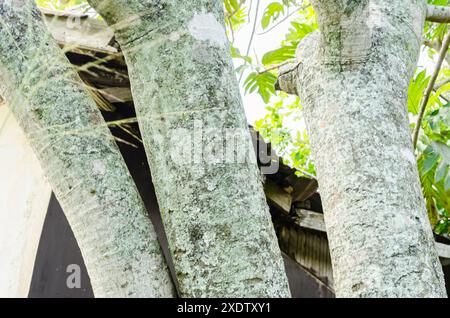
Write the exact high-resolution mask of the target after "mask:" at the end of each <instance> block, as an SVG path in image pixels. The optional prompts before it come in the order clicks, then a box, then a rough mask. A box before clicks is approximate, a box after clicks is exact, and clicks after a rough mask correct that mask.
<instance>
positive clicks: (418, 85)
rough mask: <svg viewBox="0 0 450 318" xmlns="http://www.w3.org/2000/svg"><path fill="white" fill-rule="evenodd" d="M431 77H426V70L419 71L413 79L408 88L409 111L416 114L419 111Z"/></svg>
mask: <svg viewBox="0 0 450 318" xmlns="http://www.w3.org/2000/svg"><path fill="white" fill-rule="evenodd" d="M429 80H430V78H429V77H426V71H425V70H423V71H422V72H420V73H418V74H417V76H416V77H415V78H414V79H413V80H412V81H411V84H410V85H409V88H408V111H409V112H410V113H412V114H414V115H417V114H418V112H419V105H420V101H421V100H422V97H423V92H424V90H425V89H426V87H427V85H428V82H429Z"/></svg>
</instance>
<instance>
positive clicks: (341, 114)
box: [279, 0, 446, 297]
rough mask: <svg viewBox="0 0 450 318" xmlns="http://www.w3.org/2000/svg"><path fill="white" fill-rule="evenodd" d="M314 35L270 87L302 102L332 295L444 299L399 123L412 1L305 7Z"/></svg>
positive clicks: (413, 29)
mask: <svg viewBox="0 0 450 318" xmlns="http://www.w3.org/2000/svg"><path fill="white" fill-rule="evenodd" d="M312 2H313V6H314V8H315V10H316V13H317V14H318V19H319V26H320V29H321V33H320V34H318V33H315V34H313V35H311V36H309V37H307V38H305V39H304V41H302V43H301V44H300V46H299V48H298V52H297V57H298V63H297V64H295V65H292V66H290V67H287V68H285V69H284V70H282V71H281V73H280V78H279V86H280V87H281V88H282V89H284V90H286V91H288V92H291V93H298V94H299V95H300V96H301V98H302V104H303V106H304V115H305V119H306V125H307V129H308V132H309V135H310V138H311V146H312V149H313V154H314V158H315V164H316V167H317V173H318V179H319V186H320V193H321V197H322V201H323V204H324V209H325V222H326V226H327V233H328V238H329V240H330V249H331V256H332V261H333V271H334V278H335V289H336V294H337V296H339V297H445V296H446V292H445V287H444V281H443V274H442V268H441V265H440V263H439V259H438V256H437V253H436V250H435V247H434V241H433V234H432V231H431V226H430V224H429V221H428V218H427V214H426V210H425V205H424V202H423V196H422V192H421V187H420V182H419V178H418V171H417V164H416V159H415V155H414V151H413V147H412V142H411V132H410V129H409V126H408V118H407V110H406V100H407V89H408V84H409V81H410V78H411V76H412V74H413V71H414V69H415V67H416V64H417V60H418V56H419V49H420V44H421V34H422V30H423V24H424V21H425V14H426V4H425V1H422V0H407V1H405V0H396V1H392V0H389V1H387V0H373V1H368V0H359V1H349V0H346V1H337V0H336V1H325V0H315V1H312Z"/></svg>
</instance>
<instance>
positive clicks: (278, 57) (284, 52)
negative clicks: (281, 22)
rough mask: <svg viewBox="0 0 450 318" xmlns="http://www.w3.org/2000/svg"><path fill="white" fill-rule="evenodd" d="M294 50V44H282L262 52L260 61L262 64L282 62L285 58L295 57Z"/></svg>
mask: <svg viewBox="0 0 450 318" xmlns="http://www.w3.org/2000/svg"><path fill="white" fill-rule="evenodd" d="M295 50H296V46H294V45H288V46H282V47H280V48H279V49H276V50H273V51H269V52H267V53H266V54H264V56H263V58H262V61H261V62H262V64H264V65H274V64H279V63H282V62H284V61H286V60H289V59H293V58H295Z"/></svg>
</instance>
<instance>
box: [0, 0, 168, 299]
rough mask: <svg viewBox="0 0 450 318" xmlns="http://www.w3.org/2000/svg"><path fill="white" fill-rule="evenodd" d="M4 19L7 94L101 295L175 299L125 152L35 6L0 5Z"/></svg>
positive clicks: (0, 60) (15, 1)
mask: <svg viewBox="0 0 450 318" xmlns="http://www.w3.org/2000/svg"><path fill="white" fill-rule="evenodd" d="M0 14H1V18H2V23H1V25H0V68H1V72H0V74H1V75H0V76H1V84H0V90H1V92H0V93H1V95H2V96H3V97H4V98H5V99H6V101H7V103H8V105H9V107H10V108H11V110H12V112H13V114H14V115H15V117H16V118H17V119H18V122H19V124H20V125H21V127H22V128H23V130H24V131H25V133H26V135H27V138H28V140H29V141H30V144H31V146H32V147H33V149H34V151H35V153H36V154H37V157H38V159H39V161H40V164H41V166H42V168H43V170H44V173H45V175H46V177H47V179H48V181H49V183H50V184H51V186H52V189H53V191H54V192H55V194H56V196H57V198H58V200H59V202H60V204H61V206H62V207H63V209H64V211H65V213H66V216H67V218H68V220H69V223H70V225H71V227H72V229H73V232H74V234H75V237H76V239H77V241H78V244H79V246H80V249H81V252H82V254H83V258H84V261H85V263H86V267H87V269H88V272H89V276H90V279H91V283H92V287H93V290H94V293H95V295H96V296H97V297H144V296H148V297H160V296H161V297H170V296H173V295H174V292H173V287H172V282H171V280H170V276H169V273H168V270H167V268H166V265H165V262H164V259H163V256H162V252H161V250H160V247H159V244H158V242H157V238H156V234H155V232H154V229H153V226H152V224H151V223H150V220H149V218H148V215H147V212H146V210H145V208H144V205H143V202H142V200H141V198H140V196H139V194H138V192H137V189H136V187H135V185H134V183H133V180H132V178H131V176H130V174H129V172H128V170H127V167H126V165H125V163H124V161H123V158H122V157H121V155H120V152H119V150H118V147H117V145H116V144H115V142H114V140H113V138H112V135H111V133H110V132H109V130H108V127H107V126H106V124H105V122H104V120H103V118H102V116H101V114H100V112H99V110H98V109H97V107H96V105H95V103H94V102H93V100H92V99H91V98H90V97H89V95H88V93H87V92H86V90H85V89H84V87H83V84H82V82H81V80H80V79H79V77H78V75H77V74H76V73H75V72H74V71H73V70H72V69H71V66H70V65H69V63H68V61H67V60H66V58H65V56H64V54H63V52H62V51H61V50H60V48H59V47H58V46H57V44H56V43H55V42H54V41H53V39H52V38H51V36H50V35H49V33H48V32H47V30H46V27H45V25H44V23H43V22H42V19H41V15H40V12H39V11H38V10H37V8H36V7H35V5H34V1H32V0H12V1H0Z"/></svg>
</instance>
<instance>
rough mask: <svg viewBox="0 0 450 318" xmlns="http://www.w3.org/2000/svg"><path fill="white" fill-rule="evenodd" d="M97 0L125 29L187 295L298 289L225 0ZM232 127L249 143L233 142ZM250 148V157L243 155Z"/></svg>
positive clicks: (123, 39)
mask: <svg viewBox="0 0 450 318" xmlns="http://www.w3.org/2000/svg"><path fill="white" fill-rule="evenodd" d="M89 2H90V3H91V4H92V5H93V6H94V7H95V8H96V9H97V11H98V12H99V13H100V14H101V15H102V16H103V17H104V18H105V20H106V21H107V23H108V24H110V26H112V27H113V28H114V29H115V33H116V39H117V40H118V42H119V43H120V45H121V48H122V50H123V52H124V55H125V58H126V61H127V65H128V67H129V74H130V81H131V87H132V93H133V96H134V100H135V106H136V110H137V114H138V121H139V125H140V128H141V132H142V135H143V140H144V145H145V148H146V151H147V156H148V160H149V163H150V167H151V171H152V176H153V183H154V185H155V188H156V193H157V197H158V202H159V206H160V209H161V214H162V218H163V221H164V225H165V228H166V232H167V236H168V240H169V245H170V250H171V253H172V257H173V260H174V264H175V269H176V273H177V277H178V280H179V285H180V292H181V295H182V296H185V297H230V296H233V297H287V296H289V295H290V292H289V287H288V284H287V279H286V276H285V273H284V267H283V260H282V258H281V253H280V250H279V247H278V244H277V239H276V236H275V232H274V229H273V225H272V223H271V219H270V215H269V211H268V206H267V203H266V202H265V196H264V192H263V188H262V184H261V179H260V175H259V171H258V168H257V165H256V159H255V156H254V153H252V151H253V149H250V148H251V147H250V146H249V145H250V135H249V132H248V128H247V123H246V119H245V114H244V111H243V107H242V102H241V99H240V95H239V89H238V84H237V80H236V78H235V74H234V70H233V67H232V61H231V57H230V52H229V46H228V42H227V38H226V35H225V30H224V26H223V20H224V17H223V4H222V1H220V0H195V1H173V0H163V1H154V0H146V1H137V0H134V1H129V0H127V1H125V0H116V1H114V0H113V1H109V0H104V1H101V0H92V1H89ZM226 130H228V131H231V132H232V133H231V134H234V137H236V136H237V137H236V138H237V139H238V141H239V142H241V145H240V147H242V149H243V150H242V149H235V148H233V147H232V148H230V145H231V144H232V143H233V137H230V135H231V134H229V135H228V137H226ZM224 145H225V148H226V151H227V152H228V155H229V156H228V157H227V158H226V159H225V156H223V153H222V150H223V149H224V148H223V146H224ZM189 148H190V149H189ZM182 149H187V150H186V151H184V152H183V151H182ZM177 151H179V152H180V155H177V154H176V152H177ZM240 151H243V152H245V155H246V159H245V160H243V161H245V162H244V163H242V162H240V161H239V160H233V158H234V159H236V158H237V156H239V155H240V154H242V153H243V152H242V153H240V154H239V152H240ZM222 159H225V160H222Z"/></svg>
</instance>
